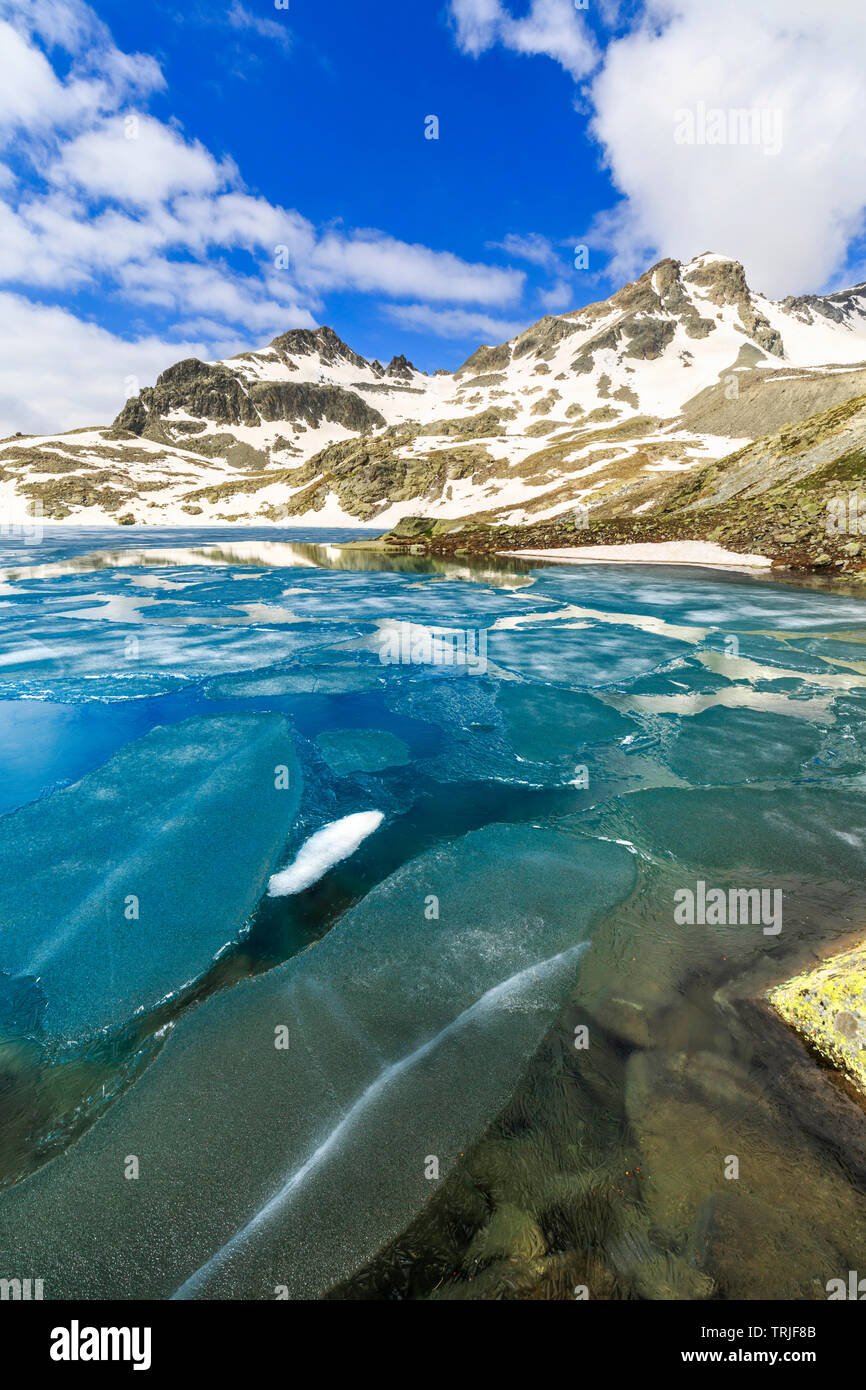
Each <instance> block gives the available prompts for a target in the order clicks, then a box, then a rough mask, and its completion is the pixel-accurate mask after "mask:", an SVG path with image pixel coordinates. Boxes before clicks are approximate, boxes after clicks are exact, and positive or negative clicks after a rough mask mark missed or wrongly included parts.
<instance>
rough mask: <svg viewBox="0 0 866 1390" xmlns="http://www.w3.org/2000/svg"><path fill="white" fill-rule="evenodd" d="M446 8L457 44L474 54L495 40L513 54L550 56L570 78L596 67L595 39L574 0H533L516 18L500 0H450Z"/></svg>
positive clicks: (582, 75) (476, 55)
mask: <svg viewBox="0 0 866 1390" xmlns="http://www.w3.org/2000/svg"><path fill="white" fill-rule="evenodd" d="M450 13H451V18H452V21H453V23H454V26H455V31H456V34H457V43H458V45H459V47H460V48H461V49H462V50H463V52H464V53H468V54H470V55H471V56H472V57H473V58H477V57H478V56H479V54H481V53H484V52H485V51H486V50H487V49H489V48H492V47H493V46H494V44H497V43H499V44H502V46H503V47H504V48H508V49H511V50H512V51H513V52H514V53H523V54H526V55H528V56H538V55H543V56H546V57H548V58H553V59H555V61H556V62H557V63H559V64H560V66H562V67H563V68H565V70H566V72H570V73H571V75H572V77H574V78H579V77H584V76H585V75H586V74H587V73H588V72H590V71H591V69H592V67H593V66H594V63H595V58H596V48H595V43H594V41H593V38H592V35H591V34H590V33H589V31H588V29H587V28H586V26H585V25H584V23H583V21H582V19H581V17H580V15H579V13H578V11H577V9H576V7H575V5H574V3H573V0H532V5H531V7H530V10H529V13H528V14H527V15H525V16H523V17H522V18H520V19H516V18H515V17H514V15H512V13H511V11H510V10H508V9H506V7H505V6H504V5H503V4H502V3H501V0H451V5H450Z"/></svg>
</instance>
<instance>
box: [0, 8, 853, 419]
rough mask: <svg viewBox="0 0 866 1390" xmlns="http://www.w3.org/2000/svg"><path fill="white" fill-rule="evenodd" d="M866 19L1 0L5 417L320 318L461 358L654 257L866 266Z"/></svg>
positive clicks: (143, 377)
mask: <svg viewBox="0 0 866 1390" xmlns="http://www.w3.org/2000/svg"><path fill="white" fill-rule="evenodd" d="M864 39H866V17H864V12H863V9H862V7H859V6H854V5H852V4H851V3H850V0H824V3H823V4H822V6H821V7H820V9H818V7H815V6H814V5H813V4H812V3H811V0H808V3H807V0H726V3H725V4H724V5H722V6H720V5H719V4H718V3H717V0H413V3H411V4H410V3H407V0H367V3H364V4H361V3H358V0H289V7H288V8H285V9H284V8H281V7H279V8H278V6H277V4H275V2H274V0H210V3H208V0H184V3H181V0H138V3H136V4H130V3H129V0H91V3H90V4H87V3H85V0H39V4H34V3H32V0H0V145H2V149H0V323H5V332H4V333H3V334H0V430H2V431H3V432H4V433H6V432H8V431H11V430H13V429H25V430H38V429H46V430H48V429H57V428H69V427H72V426H76V425H83V424H88V423H93V422H94V421H97V420H101V419H109V418H111V417H112V416H113V415H114V414H115V413H116V411H117V409H119V408H120V406H121V405H122V402H123V398H124V395H125V394H128V393H129V391H130V389H134V388H135V386H136V385H137V384H141V385H145V384H148V383H149V382H150V381H152V380H153V379H154V377H155V375H156V374H157V373H158V371H159V370H161V369H162V368H164V367H165V366H167V365H169V364H170V363H171V362H172V361H174V360H176V359H177V358H178V357H180V356H186V355H190V354H192V353H194V354H196V355H199V356H205V357H213V356H225V355H228V354H230V353H232V352H235V351H239V350H241V349H243V348H245V347H250V346H258V345H260V344H262V343H264V342H267V341H268V340H269V339H270V338H271V337H273V336H274V335H275V334H276V333H278V332H281V331H284V330H285V329H288V328H291V327H295V326H308V325H311V324H314V323H319V322H326V323H330V324H331V325H332V326H333V327H335V328H336V329H337V331H338V332H339V333H340V334H341V336H343V337H344V338H345V339H346V340H347V341H348V342H349V343H350V344H351V345H352V346H353V347H355V348H356V349H357V350H358V351H359V352H362V353H363V354H364V355H366V356H370V357H373V356H376V357H379V358H380V359H382V360H386V361H387V360H388V359H389V358H390V357H391V356H392V355H393V354H394V353H396V352H405V353H406V354H407V355H408V356H409V357H411V358H412V360H413V361H414V362H415V363H416V364H417V365H418V366H419V367H421V368H423V369H425V370H431V371H432V370H435V368H437V367H442V366H444V367H449V368H453V367H456V366H457V365H458V364H459V363H460V362H461V361H462V360H463V359H464V358H465V357H466V356H467V355H468V354H469V353H470V352H471V351H473V350H474V348H475V347H476V346H477V345H478V344H479V343H480V342H482V341H486V342H497V341H501V340H503V339H505V338H507V337H509V336H511V335H512V334H513V333H514V332H516V331H518V330H519V329H520V328H521V327H523V326H525V325H527V324H529V323H531V322H533V321H534V320H536V319H537V318H539V317H540V316H541V315H542V314H544V313H547V312H554V313H556V312H565V311H567V310H569V309H573V308H577V307H579V306H580V305H582V304H584V303H586V302H588V301H590V300H593V299H597V298H603V297H605V296H607V295H608V294H609V293H610V292H611V291H612V290H614V289H616V288H618V287H619V285H620V284H622V283H623V282H624V281H625V280H627V279H628V278H631V277H633V276H635V275H636V274H639V273H641V272H642V271H643V270H644V269H646V268H647V266H649V265H651V264H652V263H653V261H654V260H656V259H659V258H660V257H661V256H663V255H673V256H676V257H678V258H679V259H683V260H685V259H689V258H690V257H692V256H694V255H697V254H699V253H700V252H702V251H705V250H708V249H714V250H720V251H723V252H725V253H726V254H729V255H731V256H734V257H736V258H738V259H740V260H742V261H743V262H744V264H745V266H746V270H747V273H748V275H749V277H750V281H751V282H752V283H753V285H754V286H755V288H758V289H762V290H765V291H766V292H768V293H770V294H772V295H774V296H777V297H781V296H783V295H784V294H787V293H802V292H805V291H808V290H818V289H822V288H834V287H838V286H839V285H841V284H844V283H852V282H854V281H855V280H859V279H862V278H863V276H864V273H866V272H864V269H863V208H864V204H866V154H864V150H863V145H862V130H863V128H864V119H866V88H864V84H863V82H862V77H861V74H860V61H859V56H858V55H859V54H860V53H862V51H863V40H864ZM734 108H736V109H738V110H740V111H742V110H748V111H750V112H752V113H754V115H755V118H756V119H755V122H754V125H753V126H752V127H750V129H752V131H753V135H752V136H751V137H750V138H745V137H743V136H742V134H741V135H740V136H738V137H736V138H735V136H734V134H733V133H732V134H730V135H727V134H724V133H723V134H722V135H721V136H719V135H718V134H717V135H716V137H715V138H714V137H712V136H710V137H709V138H707V137H706V127H707V111H708V110H709V111H710V112H711V113H712V112H713V111H722V112H728V111H729V110H732V109H734ZM431 116H435V117H436V118H437V120H438V139H427V138H425V128H426V123H427V120H428V118H429V117H431ZM723 126H724V122H723ZM743 128H745V127H743ZM702 129H703V132H704V133H703V135H702V134H701V130H702ZM733 129H734V128H733V126H731V131H732V132H733ZM683 130H685V131H686V133H685V135H683ZM696 132H697V133H696ZM582 244H585V245H587V246H588V247H589V267H588V269H585V268H581V269H578V268H576V267H575V264H574V248H575V246H577V245H582ZM48 345H50V350H48V351H47V350H46V348H47V346H48Z"/></svg>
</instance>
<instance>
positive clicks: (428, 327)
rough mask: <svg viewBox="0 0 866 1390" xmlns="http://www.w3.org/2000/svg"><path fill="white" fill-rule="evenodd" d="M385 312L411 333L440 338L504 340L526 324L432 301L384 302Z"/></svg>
mask: <svg viewBox="0 0 866 1390" xmlns="http://www.w3.org/2000/svg"><path fill="white" fill-rule="evenodd" d="M382 312H383V313H384V314H385V316H386V317H387V318H389V319H391V320H392V321H393V322H394V323H399V325H400V327H401V328H405V329H408V330H409V332H411V333H434V334H435V335H436V336H437V337H439V338H472V339H477V340H480V339H482V338H483V339H484V340H485V341H488V342H493V343H502V342H506V341H507V340H508V339H509V338H514V337H515V336H516V335H517V334H518V333H522V331H523V329H524V328H526V326H527V325H526V322H525V321H523V322H521V323H514V322H510V321H509V320H507V319H497V318H492V317H491V316H490V315H489V314H476V313H472V312H471V311H469V310H466V309H432V308H431V307H430V305H429V304H385V305H382Z"/></svg>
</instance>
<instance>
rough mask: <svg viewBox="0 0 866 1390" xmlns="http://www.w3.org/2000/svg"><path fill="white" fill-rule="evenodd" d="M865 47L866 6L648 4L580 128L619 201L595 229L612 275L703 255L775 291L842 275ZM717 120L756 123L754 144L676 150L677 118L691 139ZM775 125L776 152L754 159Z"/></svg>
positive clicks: (858, 151)
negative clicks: (650, 261) (736, 265)
mask: <svg viewBox="0 0 866 1390" xmlns="http://www.w3.org/2000/svg"><path fill="white" fill-rule="evenodd" d="M864 49H866V8H864V7H863V6H862V5H858V4H851V3H850V0H825V3H823V4H821V5H818V6H816V5H815V4H814V3H812V0H761V4H759V5H756V4H755V3H754V0H726V3H725V7H724V12H723V13H720V10H719V6H718V4H717V0H647V3H646V5H645V9H644V12H643V18H642V21H641V22H639V23H638V24H637V25H636V27H635V28H634V29H633V30H632V32H630V33H628V34H627V35H625V36H624V37H622V38H619V39H616V40H615V41H613V42H612V43H611V44H610V46H609V47H608V49H607V53H606V56H605V61H604V66H603V68H602V69H601V71H600V72H599V74H598V76H597V77H596V78H595V80H594V82H593V84H592V88H591V95H592V100H593V102H594V105H595V108H596V114H595V118H594V121H593V123H592V131H593V133H594V135H595V137H596V138H597V139H598V140H599V141H600V142H601V144H602V145H603V147H604V150H605V154H606V157H607V160H608V163H609V166H610V170H611V174H612V177H613V180H614V182H615V184H616V186H617V188H618V189H619V190H620V191H621V192H622V194H623V195H624V201H623V203H622V204H620V206H619V207H618V208H616V209H615V210H614V211H613V212H612V213H609V214H607V215H606V216H605V217H603V218H602V219H601V220H600V221H599V223H598V224H597V226H596V229H595V230H596V237H595V240H596V243H599V242H600V243H602V244H604V245H606V246H607V248H608V249H609V251H610V252H611V253H612V254H613V257H614V265H613V269H614V270H615V271H618V272H619V273H620V274H628V273H631V272H633V271H635V270H636V269H639V268H643V267H644V266H645V265H646V260H647V257H648V255H654V254H659V253H660V254H664V255H674V256H677V257H679V258H680V259H688V258H690V257H692V256H693V255H696V254H699V253H700V252H702V251H706V250H708V249H712V250H717V251H721V252H723V253H725V254H727V255H731V256H734V257H736V258H737V259H739V260H741V261H743V262H744V264H745V266H746V270H747V272H748V275H749V278H750V280H751V282H752V283H753V284H754V285H755V287H756V288H760V289H763V290H765V291H766V292H767V293H769V294H772V295H784V294H796V293H800V292H801V291H804V290H813V289H817V288H819V287H820V286H821V285H822V284H824V283H825V282H826V281H827V280H828V279H829V278H830V277H832V276H833V275H834V274H835V273H836V272H838V271H839V270H840V269H841V268H842V267H844V266H845V263H846V258H847V252H848V247H849V246H850V244H851V242H852V240H853V239H854V238H856V237H857V236H858V234H859V233H860V232H861V229H862V226H863V209H864V206H866V164H864V161H863V152H862V144H863V131H864V129H866V84H864V81H863V72H862V69H863V52H864ZM700 103H703V107H701V106H700ZM714 109H715V110H721V111H724V112H725V113H726V115H727V113H728V112H729V111H730V110H735V111H737V110H749V111H757V112H759V113H764V114H765V119H766V120H767V122H768V124H767V126H766V127H765V130H764V132H763V134H762V132H761V130H760V126H758V127H756V132H755V133H756V134H757V136H758V138H757V141H756V142H754V143H731V142H730V133H731V132H730V131H729V132H727V136H726V138H727V143H718V144H709V143H707V144H698V143H695V144H689V143H677V142H676V140H675V129H676V126H677V123H678V121H679V123H680V126H681V137H682V135H687V134H688V131H687V129H686V128H685V126H684V125H683V119H684V116H683V113H685V112H691V113H692V114H693V117H694V118H695V120H696V121H697V123H698V124H697V127H696V129H695V131H694V134H695V137H696V138H697V135H698V131H699V129H700V125H701V120H702V115H701V113H702V112H703V113H704V114H703V120H704V122H706V113H707V112H708V111H713V110H714ZM677 113H679V115H678V114H677ZM777 113H778V115H777ZM775 121H779V122H780V125H777V126H775V127H774V122H775ZM705 128H706V126H705ZM774 129H776V131H777V132H778V133H779V134H780V135H781V147H780V148H779V150H778V152H777V153H772V152H765V150H770V149H771V146H772V144H773V140H772V138H771V132H772V131H773V130H774ZM722 133H724V132H722V130H721V126H719V127H718V129H717V131H716V132H714V135H715V136H716V137H718V135H719V134H722ZM734 133H736V128H735V131H734Z"/></svg>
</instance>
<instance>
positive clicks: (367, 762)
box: [316, 729, 412, 777]
mask: <svg viewBox="0 0 866 1390" xmlns="http://www.w3.org/2000/svg"><path fill="white" fill-rule="evenodd" d="M316 745H317V747H318V749H319V752H320V753H321V755H322V757H323V758H324V760H325V762H326V763H327V764H328V767H329V768H330V769H331V771H332V772H335V773H336V774H337V776H338V777H348V776H350V775H351V774H352V773H353V772H381V771H383V770H384V769H385V768H388V767H402V766H405V764H406V763H408V762H411V760H412V755H411V753H410V752H409V748H408V746H407V745H406V744H405V743H404V742H403V740H402V739H401V738H398V737H397V735H396V734H392V733H389V731H388V730H387V729H326V730H325V731H324V732H323V733H321V734H319V735H318V736H317V738H316Z"/></svg>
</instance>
